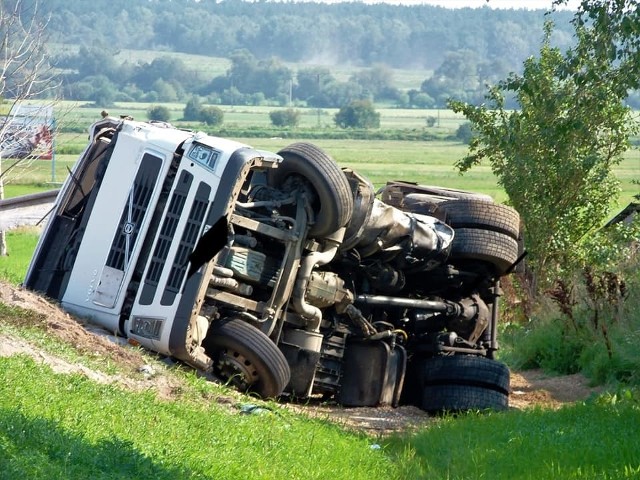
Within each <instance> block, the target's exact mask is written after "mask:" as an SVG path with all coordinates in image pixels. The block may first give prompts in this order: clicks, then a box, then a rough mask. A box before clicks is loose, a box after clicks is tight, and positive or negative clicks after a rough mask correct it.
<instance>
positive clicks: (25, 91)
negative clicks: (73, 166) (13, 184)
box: [0, 0, 58, 255]
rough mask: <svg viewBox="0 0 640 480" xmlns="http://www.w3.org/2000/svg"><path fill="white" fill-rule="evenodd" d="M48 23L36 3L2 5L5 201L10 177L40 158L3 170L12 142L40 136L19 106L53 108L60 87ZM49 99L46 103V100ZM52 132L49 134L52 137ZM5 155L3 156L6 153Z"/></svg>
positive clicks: (0, 237)
mask: <svg viewBox="0 0 640 480" xmlns="http://www.w3.org/2000/svg"><path fill="white" fill-rule="evenodd" d="M46 27H47V21H46V20H42V19H41V18H40V16H39V5H38V2H37V1H29V2H25V1H22V0H16V1H14V2H0V79H2V81H0V98H6V99H8V102H9V103H10V104H11V109H10V112H15V114H13V113H10V114H9V115H8V116H7V117H5V118H4V121H3V122H2V124H1V125H0V142H1V144H2V150H1V151H0V199H3V198H4V185H5V183H6V182H8V181H9V180H10V174H11V173H13V172H15V171H17V170H18V166H21V167H24V166H25V165H28V164H29V163H30V162H32V161H33V160H35V159H36V158H38V157H37V154H36V153H32V151H30V153H28V154H27V155H20V156H19V158H16V159H15V160H14V161H13V162H12V163H11V165H9V167H8V168H6V169H4V170H3V161H6V157H7V156H9V155H11V153H9V152H11V151H13V147H14V145H15V142H14V141H13V139H16V138H20V139H26V140H27V141H28V142H30V143H32V144H33V142H34V141H37V140H38V137H36V136H32V135H31V132H29V131H28V129H29V128H30V127H29V126H28V124H25V123H21V122H20V117H19V111H20V106H21V105H22V104H23V103H24V102H25V101H26V100H30V99H34V98H42V99H43V103H49V105H47V106H45V107H44V108H51V105H52V104H53V100H52V98H54V95H53V94H54V93H55V91H56V88H57V86H58V84H57V83H56V77H55V75H54V73H53V69H52V66H51V65H50V64H49V61H48V58H49V56H48V55H47V52H46V50H45V46H46V38H45V31H46ZM44 99H47V100H44ZM52 134H53V132H51V131H49V135H52ZM3 153H4V154H3ZM6 254H7V245H6V238H5V232H0V255H6Z"/></svg>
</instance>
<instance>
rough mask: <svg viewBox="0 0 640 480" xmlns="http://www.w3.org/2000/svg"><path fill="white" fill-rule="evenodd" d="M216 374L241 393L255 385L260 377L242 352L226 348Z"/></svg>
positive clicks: (218, 362) (218, 361) (220, 358)
mask: <svg viewBox="0 0 640 480" xmlns="http://www.w3.org/2000/svg"><path fill="white" fill-rule="evenodd" d="M214 368H215V370H216V373H217V374H218V375H219V376H220V377H221V378H223V379H224V380H226V381H228V382H229V383H231V384H232V385H233V386H234V387H235V388H237V389H238V390H241V391H247V390H249V389H250V388H251V386H252V385H254V384H255V383H256V382H257V381H258V379H259V375H258V372H257V371H256V368H255V366H254V365H253V363H252V362H251V361H250V360H249V359H248V358H247V357H245V356H244V355H242V354H241V353H240V352H238V351H236V350H233V349H229V348H225V349H224V350H222V351H221V352H220V356H219V358H218V360H217V362H216V363H215V367H214Z"/></svg>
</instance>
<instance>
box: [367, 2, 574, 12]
mask: <svg viewBox="0 0 640 480" xmlns="http://www.w3.org/2000/svg"><path fill="white" fill-rule="evenodd" d="M366 2H367V3H378V2H380V3H382V2H384V3H393V4H396V5H418V4H426V5H437V6H440V7H447V8H464V7H471V8H480V7H483V6H485V5H486V6H488V7H490V8H515V9H518V8H526V9H528V10H534V9H548V8H551V4H552V0H488V1H487V0H366ZM579 3H580V0H570V1H569V2H568V8H571V9H574V10H575V9H576V8H577V6H578V4H579Z"/></svg>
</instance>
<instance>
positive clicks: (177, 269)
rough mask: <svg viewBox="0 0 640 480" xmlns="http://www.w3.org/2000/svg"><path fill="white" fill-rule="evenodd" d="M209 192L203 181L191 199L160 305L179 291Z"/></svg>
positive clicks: (170, 300)
mask: <svg viewBox="0 0 640 480" xmlns="http://www.w3.org/2000/svg"><path fill="white" fill-rule="evenodd" d="M210 194H211V187H210V186H209V185H207V184H206V183H204V182H202V183H200V185H198V191H197V192H196V195H195V198H194V199H193V204H192V205H191V211H190V212H189V217H188V218H187V222H186V225H185V227H184V231H183V232H182V238H181V239H180V245H179V247H178V251H177V252H176V256H175V258H174V260H173V265H172V266H171V271H170V272H169V278H168V279H167V285H166V286H165V289H164V293H163V295H162V300H161V301H160V303H161V304H162V305H172V304H173V302H174V300H175V297H176V295H177V293H178V292H179V291H180V286H181V285H182V280H183V279H184V276H185V274H186V273H187V266H188V265H189V254H191V252H192V251H193V248H194V247H195V245H196V242H197V241H198V238H199V235H200V230H201V229H202V222H203V220H204V216H205V214H206V213H207V208H208V207H209V195H210Z"/></svg>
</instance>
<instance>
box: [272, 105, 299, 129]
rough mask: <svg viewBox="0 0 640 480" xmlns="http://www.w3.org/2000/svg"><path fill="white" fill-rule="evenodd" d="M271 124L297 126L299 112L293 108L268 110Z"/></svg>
mask: <svg viewBox="0 0 640 480" xmlns="http://www.w3.org/2000/svg"><path fill="white" fill-rule="evenodd" d="M269 118H270V119H271V123H272V125H274V126H276V127H297V126H298V124H299V123H300V112H299V111H298V110H294V109H293V108H287V109H286V110H273V111H272V112H269Z"/></svg>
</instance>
